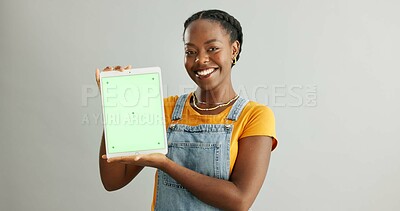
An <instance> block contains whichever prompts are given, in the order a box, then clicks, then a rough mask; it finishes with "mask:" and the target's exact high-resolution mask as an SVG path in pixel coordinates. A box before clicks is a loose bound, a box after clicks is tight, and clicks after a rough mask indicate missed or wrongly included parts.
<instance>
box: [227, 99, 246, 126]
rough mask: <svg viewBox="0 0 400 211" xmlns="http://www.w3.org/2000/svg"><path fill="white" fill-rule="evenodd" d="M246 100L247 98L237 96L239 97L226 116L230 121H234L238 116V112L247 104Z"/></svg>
mask: <svg viewBox="0 0 400 211" xmlns="http://www.w3.org/2000/svg"><path fill="white" fill-rule="evenodd" d="M248 102H249V100H248V99H245V98H243V97H242V96H239V98H238V99H237V100H236V102H235V103H234V104H233V106H232V109H231V110H230V112H229V114H228V116H227V117H226V118H227V119H229V120H232V121H236V120H237V119H238V118H239V116H240V113H241V112H242V111H243V109H244V107H245V106H246V105H247V103H248Z"/></svg>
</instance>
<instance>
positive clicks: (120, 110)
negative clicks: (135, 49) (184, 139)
mask: <svg viewBox="0 0 400 211" xmlns="http://www.w3.org/2000/svg"><path fill="white" fill-rule="evenodd" d="M100 89H101V98H102V107H103V123H104V135H105V143H106V152H107V157H109V158H111V157H118V156H129V155H137V154H149V153H163V154H166V153H167V150H168V147H167V139H166V130H165V119H164V105H163V95H162V83H161V70H160V68H159V67H150V68H138V69H130V70H125V71H123V72H119V71H107V72H102V73H101V74H100Z"/></svg>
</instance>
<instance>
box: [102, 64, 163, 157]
mask: <svg viewBox="0 0 400 211" xmlns="http://www.w3.org/2000/svg"><path fill="white" fill-rule="evenodd" d="M149 73H157V74H158V76H159V93H160V98H161V108H160V109H161V114H162V124H163V137H164V140H163V144H164V145H163V148H161V149H153V150H140V151H129V152H118V153H110V152H109V149H108V142H107V129H106V120H105V116H106V114H105V109H104V95H102V94H101V104H102V113H103V118H102V120H103V131H104V142H105V147H106V155H107V158H112V157H121V156H131V155H140V154H151V153H162V154H167V152H168V143H167V131H166V128H165V127H166V123H165V113H164V98H163V96H164V95H163V86H162V78H161V69H160V67H146V68H134V69H128V70H125V71H122V72H121V71H105V72H101V73H100V90H101V93H104V92H103V86H102V85H103V82H102V80H103V78H106V77H120V76H130V75H141V74H149Z"/></svg>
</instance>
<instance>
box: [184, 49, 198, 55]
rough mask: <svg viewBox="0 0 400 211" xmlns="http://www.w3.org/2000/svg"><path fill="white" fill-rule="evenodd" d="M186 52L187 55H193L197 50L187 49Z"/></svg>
mask: <svg viewBox="0 0 400 211" xmlns="http://www.w3.org/2000/svg"><path fill="white" fill-rule="evenodd" d="M185 54H186V55H187V56H193V55H195V54H196V52H195V51H191V50H186V51H185Z"/></svg>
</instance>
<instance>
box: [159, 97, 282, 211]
mask: <svg viewBox="0 0 400 211" xmlns="http://www.w3.org/2000/svg"><path fill="white" fill-rule="evenodd" d="M191 95H192V94H189V97H188V99H187V100H186V102H185V107H184V109H183V112H182V118H181V119H180V120H179V124H186V125H190V126H195V125H199V124H223V123H225V118H226V116H227V115H228V114H229V111H230V110H231V108H232V105H231V106H230V107H227V108H226V109H225V110H224V111H222V112H221V113H219V114H217V115H201V114H199V113H198V112H197V111H196V110H194V109H193V108H192V107H191V105H190V102H189V100H190V98H191ZM178 98H179V96H170V97H168V98H165V99H164V111H165V122H166V126H167V128H168V126H169V125H170V124H171V117H172V112H173V111H174V107H175V104H176V101H177V100H178ZM248 136H270V137H272V140H273V143H272V150H274V149H275V148H276V146H277V144H278V141H277V139H276V133H275V117H274V113H273V112H272V110H271V109H270V108H268V107H267V106H265V105H263V104H259V103H256V102H254V101H250V102H249V103H248V104H247V105H246V106H245V107H244V109H243V111H242V113H241V114H240V116H239V118H238V120H237V121H235V122H234V123H233V131H232V136H231V145H230V172H232V169H233V167H234V165H235V162H236V157H237V154H238V143H239V141H240V139H242V138H244V137H248ZM156 192H157V174H156V178H155V185H154V196H153V204H152V210H154V209H153V208H154V206H155V197H156V194H155V193H156Z"/></svg>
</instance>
